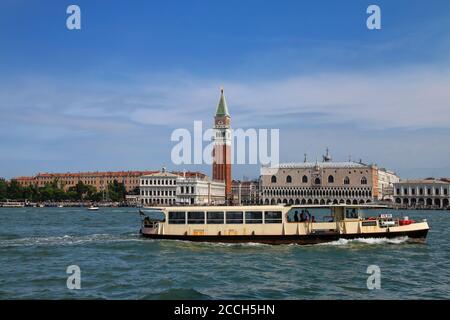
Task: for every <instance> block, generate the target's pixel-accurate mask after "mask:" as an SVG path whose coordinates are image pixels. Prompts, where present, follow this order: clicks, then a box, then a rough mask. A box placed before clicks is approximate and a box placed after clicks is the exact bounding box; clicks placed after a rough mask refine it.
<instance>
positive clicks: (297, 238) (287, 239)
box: [141, 230, 428, 245]
mask: <svg viewBox="0 0 450 320" xmlns="http://www.w3.org/2000/svg"><path fill="white" fill-rule="evenodd" d="M427 233H428V230H416V231H404V232H384V233H379V232H377V233H366V234H337V233H334V232H330V233H328V234H326V233H322V234H309V235H238V236H213V235H211V236H192V235H191V236H189V235H169V234H150V233H146V232H145V230H141V235H142V236H143V237H144V238H148V239H155V240H181V241H192V242H214V243H262V244H273V245H276V244H298V245H308V244H319V243H327V242H332V241H338V240H339V239H346V240H351V239H374V238H378V239H379V238H383V239H384V238H387V239H394V238H402V237H408V239H411V240H413V241H425V238H426V237H427Z"/></svg>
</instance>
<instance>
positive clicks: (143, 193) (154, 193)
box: [141, 190, 176, 197]
mask: <svg viewBox="0 0 450 320" xmlns="http://www.w3.org/2000/svg"><path fill="white" fill-rule="evenodd" d="M175 195H176V192H175V190H141V196H155V197H157V196H166V197H167V196H169V197H171V196H175Z"/></svg>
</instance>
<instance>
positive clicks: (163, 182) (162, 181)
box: [141, 179, 177, 186]
mask: <svg viewBox="0 0 450 320" xmlns="http://www.w3.org/2000/svg"><path fill="white" fill-rule="evenodd" d="M176 184H177V180H175V179H142V180H141V185H145V186H149V185H150V186H151V185H155V186H175V185H176Z"/></svg>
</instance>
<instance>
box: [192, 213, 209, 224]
mask: <svg viewBox="0 0 450 320" xmlns="http://www.w3.org/2000/svg"><path fill="white" fill-rule="evenodd" d="M188 224H205V213H204V212H203V211H202V212H197V211H195V212H188Z"/></svg>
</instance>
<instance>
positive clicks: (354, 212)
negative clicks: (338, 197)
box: [345, 208, 358, 219]
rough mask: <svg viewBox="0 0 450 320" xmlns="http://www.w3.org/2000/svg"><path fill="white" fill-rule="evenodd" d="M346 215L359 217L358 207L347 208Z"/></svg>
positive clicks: (350, 217) (352, 217)
mask: <svg viewBox="0 0 450 320" xmlns="http://www.w3.org/2000/svg"><path fill="white" fill-rule="evenodd" d="M345 217H346V218H347V219H356V218H358V209H356V208H351V209H350V208H348V209H345Z"/></svg>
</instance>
